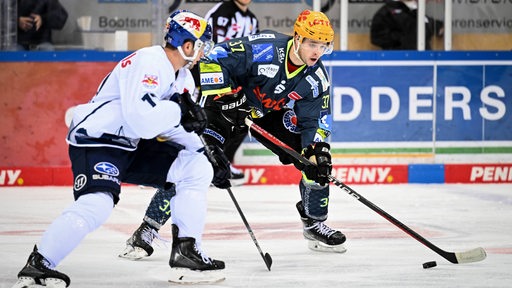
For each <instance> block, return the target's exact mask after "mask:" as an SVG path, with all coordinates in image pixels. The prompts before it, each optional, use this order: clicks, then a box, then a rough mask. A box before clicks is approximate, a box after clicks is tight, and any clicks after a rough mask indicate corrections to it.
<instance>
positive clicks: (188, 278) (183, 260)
mask: <svg viewBox="0 0 512 288" xmlns="http://www.w3.org/2000/svg"><path fill="white" fill-rule="evenodd" d="M178 232H179V230H178V226H176V225H174V224H173V225H172V235H173V239H172V250H171V257H170V259H169V266H171V273H170V278H169V282H175V283H180V284H208V283H215V282H219V281H222V280H224V279H225V276H224V273H223V270H224V267H225V265H224V262H223V261H220V260H214V259H211V258H209V257H208V256H206V255H205V254H204V252H202V251H200V250H199V249H198V248H197V246H196V240H195V239H194V238H191V237H183V238H178Z"/></svg>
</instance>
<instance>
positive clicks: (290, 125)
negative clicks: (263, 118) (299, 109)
mask: <svg viewBox="0 0 512 288" xmlns="http://www.w3.org/2000/svg"><path fill="white" fill-rule="evenodd" d="M283 125H284V128H286V130H288V131H290V132H292V133H297V115H295V112H293V110H288V111H286V112H285V113H284V115H283Z"/></svg>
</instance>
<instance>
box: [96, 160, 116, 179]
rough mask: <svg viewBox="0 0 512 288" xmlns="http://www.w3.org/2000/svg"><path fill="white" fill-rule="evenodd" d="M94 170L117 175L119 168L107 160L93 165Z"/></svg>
mask: <svg viewBox="0 0 512 288" xmlns="http://www.w3.org/2000/svg"><path fill="white" fill-rule="evenodd" d="M94 170H95V171H96V172H98V173H101V174H106V175H110V176H119V169H117V167H116V166H115V165H114V164H112V163H109V162H100V163H98V164H96V165H94Z"/></svg>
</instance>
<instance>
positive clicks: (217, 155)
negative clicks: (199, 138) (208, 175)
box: [205, 145, 231, 189]
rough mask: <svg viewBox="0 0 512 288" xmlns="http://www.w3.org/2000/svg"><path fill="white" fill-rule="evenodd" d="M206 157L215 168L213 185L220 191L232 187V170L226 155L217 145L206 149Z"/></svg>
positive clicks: (208, 146)
mask: <svg viewBox="0 0 512 288" xmlns="http://www.w3.org/2000/svg"><path fill="white" fill-rule="evenodd" d="M205 150H206V157H208V160H209V161H210V162H211V163H212V166H213V180H212V184H213V185H214V186H215V187H217V188H220V189H227V188H229V187H231V182H230V181H229V179H230V178H231V169H230V166H229V165H230V164H229V160H228V157H226V155H225V154H224V152H223V151H222V149H220V147H219V146H217V145H207V146H206V147H205Z"/></svg>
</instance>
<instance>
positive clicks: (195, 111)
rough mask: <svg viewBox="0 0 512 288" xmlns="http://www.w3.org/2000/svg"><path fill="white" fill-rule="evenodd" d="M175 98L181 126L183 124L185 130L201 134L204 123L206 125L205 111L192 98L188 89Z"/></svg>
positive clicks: (204, 126)
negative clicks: (179, 111) (179, 109)
mask: <svg viewBox="0 0 512 288" xmlns="http://www.w3.org/2000/svg"><path fill="white" fill-rule="evenodd" d="M176 100H177V101H176V102H177V103H178V104H179V105H180V108H181V126H183V128H185V130H186V131H187V132H192V131H193V132H196V133H197V134H198V135H201V134H202V133H203V132H204V129H205V128H206V125H208V121H207V119H206V113H205V112H204V110H203V108H201V106H199V105H198V104H197V103H195V102H194V100H192V97H191V96H190V93H188V91H185V92H183V94H180V95H179V96H178V97H177V99H176Z"/></svg>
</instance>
